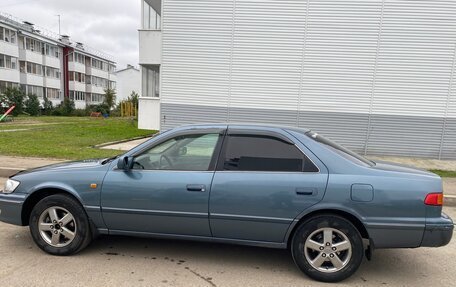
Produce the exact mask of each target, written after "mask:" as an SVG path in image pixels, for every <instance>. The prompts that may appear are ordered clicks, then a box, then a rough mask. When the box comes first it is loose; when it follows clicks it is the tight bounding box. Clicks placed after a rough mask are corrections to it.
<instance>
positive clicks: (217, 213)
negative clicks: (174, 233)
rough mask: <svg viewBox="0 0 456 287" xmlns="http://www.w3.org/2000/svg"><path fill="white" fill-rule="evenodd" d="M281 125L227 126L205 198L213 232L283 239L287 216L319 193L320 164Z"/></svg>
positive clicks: (323, 181)
mask: <svg viewBox="0 0 456 287" xmlns="http://www.w3.org/2000/svg"><path fill="white" fill-rule="evenodd" d="M281 131H282V130H280V129H277V131H271V130H263V131H261V130H253V129H238V128H229V129H228V132H227V136H226V138H225V141H224V143H223V147H222V151H221V155H220V158H219V160H218V165H217V170H216V172H215V175H214V179H213V183H212V188H211V196H210V203H209V212H210V215H209V218H210V226H211V231H212V235H213V236H214V237H219V238H230V239H240V240H254V241H268V242H283V240H284V237H285V234H286V232H287V229H288V227H289V226H290V224H291V223H292V221H293V219H294V218H295V217H296V216H297V215H298V214H300V213H301V212H302V211H303V210H305V209H306V208H308V207H310V206H312V205H314V204H315V203H317V202H318V201H320V200H321V199H322V198H323V195H324V192H325V189H326V183H327V179H328V173H327V170H326V168H325V167H324V165H323V164H321V163H320V162H319V161H318V159H316V158H315V157H314V156H313V155H311V153H310V151H308V150H307V149H306V148H305V147H304V146H302V144H300V143H298V144H299V145H300V146H297V145H295V144H294V142H293V141H292V140H290V137H288V136H287V133H286V132H284V131H282V132H281ZM317 163H318V164H317Z"/></svg>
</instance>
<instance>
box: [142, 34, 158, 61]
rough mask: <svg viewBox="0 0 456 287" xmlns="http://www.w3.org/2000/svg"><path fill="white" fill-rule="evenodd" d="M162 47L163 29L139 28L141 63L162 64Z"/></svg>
mask: <svg viewBox="0 0 456 287" xmlns="http://www.w3.org/2000/svg"><path fill="white" fill-rule="evenodd" d="M161 47H162V32H161V30H139V64H141V65H147V64H149V65H160V64H161V58H162V51H161Z"/></svg>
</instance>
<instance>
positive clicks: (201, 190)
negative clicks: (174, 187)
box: [187, 184, 206, 192]
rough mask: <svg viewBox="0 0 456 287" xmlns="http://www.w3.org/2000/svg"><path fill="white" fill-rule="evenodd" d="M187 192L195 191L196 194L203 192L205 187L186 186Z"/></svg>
mask: <svg viewBox="0 0 456 287" xmlns="http://www.w3.org/2000/svg"><path fill="white" fill-rule="evenodd" d="M187 190H188V191H196V192H205V191H206V186H205V185H204V184H187Z"/></svg>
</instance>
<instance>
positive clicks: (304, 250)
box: [291, 215, 364, 282]
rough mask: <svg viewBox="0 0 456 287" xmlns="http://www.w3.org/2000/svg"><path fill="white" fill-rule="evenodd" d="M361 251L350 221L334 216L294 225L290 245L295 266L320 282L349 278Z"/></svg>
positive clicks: (360, 259)
mask: <svg viewBox="0 0 456 287" xmlns="http://www.w3.org/2000/svg"><path fill="white" fill-rule="evenodd" d="M363 251H364V248H363V241H362V237H361V235H360V233H359V231H358V230H357V229H356V227H355V226H354V225H353V224H352V223H351V222H350V221H348V220H346V219H345V218H343V217H340V216H336V215H318V216H314V217H312V218H309V219H308V220H306V221H305V222H304V223H302V224H301V225H300V226H299V227H298V229H297V230H296V232H295V234H294V236H293V240H292V245H291V252H292V255H293V260H294V261H295V263H296V265H297V266H298V267H299V269H301V271H302V272H304V273H305V274H306V275H308V276H309V277H311V278H313V279H315V280H318V281H323V282H338V281H341V280H344V279H346V278H348V277H350V276H351V275H352V274H353V273H355V271H356V270H357V269H358V267H359V265H360V264H361V261H362V259H363Z"/></svg>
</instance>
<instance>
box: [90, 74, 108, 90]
mask: <svg viewBox="0 0 456 287" xmlns="http://www.w3.org/2000/svg"><path fill="white" fill-rule="evenodd" d="M91 82H92V85H93V86H96V87H102V88H103V89H107V88H108V80H107V79H104V78H100V77H95V76H92V79H91Z"/></svg>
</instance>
